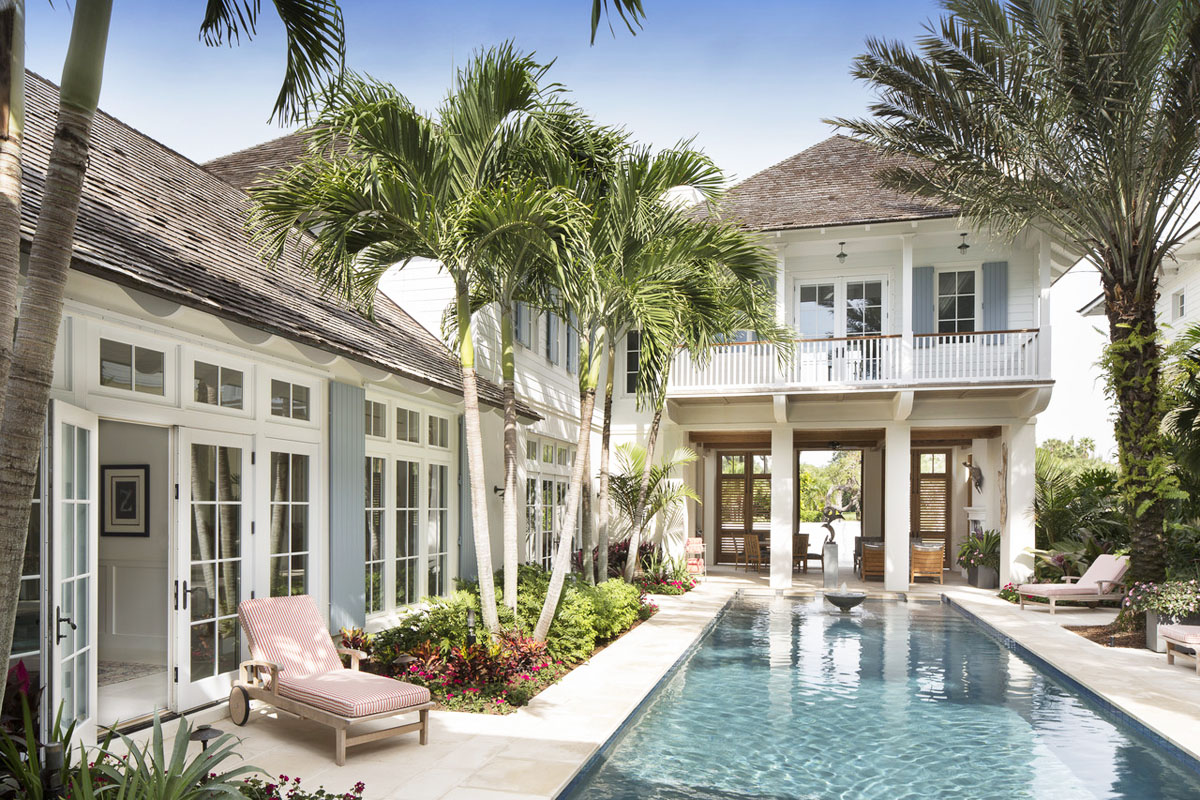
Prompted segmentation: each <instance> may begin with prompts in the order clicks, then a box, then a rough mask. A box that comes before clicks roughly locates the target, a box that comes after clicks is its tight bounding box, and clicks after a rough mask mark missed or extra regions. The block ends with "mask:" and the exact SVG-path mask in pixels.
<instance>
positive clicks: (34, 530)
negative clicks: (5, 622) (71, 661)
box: [9, 481, 42, 686]
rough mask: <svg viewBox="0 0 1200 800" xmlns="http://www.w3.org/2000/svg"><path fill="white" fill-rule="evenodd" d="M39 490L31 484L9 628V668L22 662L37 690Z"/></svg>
mask: <svg viewBox="0 0 1200 800" xmlns="http://www.w3.org/2000/svg"><path fill="white" fill-rule="evenodd" d="M41 566H42V486H41V481H38V482H37V483H35V484H34V494H33V507H32V508H31V509H30V512H29V532H28V533H27V534H26V536H25V558H24V559H23V561H22V562H21V585H20V588H19V589H18V590H17V619H16V624H15V625H14V627H13V640H12V655H11V656H10V658H9V666H12V665H13V664H15V663H17V662H18V661H23V662H25V669H27V670H28V671H29V675H30V684H31V685H32V686H40V685H41V681H40V677H41V641H42V600H41V587H42V569H41Z"/></svg>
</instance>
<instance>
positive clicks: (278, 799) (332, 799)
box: [241, 775, 367, 800]
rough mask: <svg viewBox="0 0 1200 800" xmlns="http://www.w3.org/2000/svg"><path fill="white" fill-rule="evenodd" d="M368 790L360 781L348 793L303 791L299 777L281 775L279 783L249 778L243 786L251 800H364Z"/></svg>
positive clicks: (322, 790)
mask: <svg viewBox="0 0 1200 800" xmlns="http://www.w3.org/2000/svg"><path fill="white" fill-rule="evenodd" d="M366 788H367V787H366V786H364V785H363V782H362V781H359V782H358V783H356V784H354V787H353V788H352V789H350V791H348V792H340V793H338V792H329V791H326V790H325V789H324V787H322V788H320V789H317V790H316V791H313V790H311V789H302V788H301V787H300V778H299V777H295V776H293V777H290V778H289V777H288V776H287V775H280V776H279V780H278V782H276V781H271V780H263V779H262V778H247V779H246V780H245V781H244V782H243V783H242V786H241V790H242V794H244V795H245V796H246V797H247V798H250V800H362V796H363V792H364V791H366Z"/></svg>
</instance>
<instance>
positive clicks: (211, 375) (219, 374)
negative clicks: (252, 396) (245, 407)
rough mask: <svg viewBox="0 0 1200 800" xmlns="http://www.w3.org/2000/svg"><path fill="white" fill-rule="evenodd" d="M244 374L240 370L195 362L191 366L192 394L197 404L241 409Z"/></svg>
mask: <svg viewBox="0 0 1200 800" xmlns="http://www.w3.org/2000/svg"><path fill="white" fill-rule="evenodd" d="M244 386H245V380H244V374H243V373H242V371H241V370H240V369H230V368H229V367H222V366H218V365H217V364H209V363H207V362H205V361H196V362H194V363H193V365H192V393H193V397H195V399H196V402H197V403H204V404H205V405H210V406H221V407H222V408H241V407H242V397H243V392H244V388H243V387H244Z"/></svg>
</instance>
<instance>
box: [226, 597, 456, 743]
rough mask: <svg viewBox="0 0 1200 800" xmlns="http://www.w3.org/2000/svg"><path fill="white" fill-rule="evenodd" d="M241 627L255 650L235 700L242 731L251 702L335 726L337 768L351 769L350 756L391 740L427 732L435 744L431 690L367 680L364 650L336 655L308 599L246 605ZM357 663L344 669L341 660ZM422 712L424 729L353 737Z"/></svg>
mask: <svg viewBox="0 0 1200 800" xmlns="http://www.w3.org/2000/svg"><path fill="white" fill-rule="evenodd" d="M238 619H239V620H240V621H241V623H242V630H244V631H245V632H246V638H247V639H248V640H249V642H250V655H251V656H252V657H253V658H252V659H251V660H248V661H243V662H242V663H241V666H240V668H239V670H238V672H239V679H238V680H237V681H236V682H235V683H234V686H233V689H232V690H231V691H230V693H229V716H230V718H232V720H233V722H234V724H235V725H245V724H246V722H247V721H248V720H249V718H250V701H251V700H259V701H262V702H264V703H268V704H270V705H272V706H275V707H276V708H278V709H280V710H281V711H286V712H288V713H290V714H294V715H296V716H298V717H303V718H304V719H311V720H313V721H315V722H320V723H322V724H325V725H329V726H330V727H332V728H333V729H334V730H335V732H336V733H335V750H334V760H335V761H336V762H337V765H338V766H339V767H340V766H342V765H344V764H345V763H346V748H347V747H352V746H354V745H357V744H365V743H366V742H373V741H375V740H377V739H384V738H387V737H389V736H396V735H398V734H402V733H409V732H411V731H420V734H421V736H420V741H421V744H427V743H428V741H429V709H430V708H431V707H432V705H433V704H432V703H431V702H430V696H429V690H428V689H426V688H425V687H423V686H414V685H412V684H411V683H404V682H403V681H397V680H393V679H392V678H385V677H383V676H382V675H372V674H371V673H369V672H361V671H360V670H359V668H358V662H359V661H361V660H362V659H363V658H365V657H366V654H365V653H363V652H362V651H361V650H350V649H348V648H335V647H334V646H333V640H332V639H331V638H330V636H329V631H328V630H327V629H326V628H325V621H324V620H322V619H321V614H320V612H319V611H318V610H317V604H316V603H315V602H313V599H312V598H311V597H309V596H308V595H294V596H292V597H261V598H258V599H256V600H243V601H242V603H241V604H240V605H239V606H238ZM339 654H340V655H346V656H349V657H350V667H349V669H347V668H346V667H344V666H342V660H341V658H340V655H339ZM414 711H415V712H417V713H418V714H419V715H420V716H419V719H418V721H417V722H411V723H408V724H406V725H397V726H395V727H391V728H383V729H378V730H371V731H369V732H367V733H363V734H360V735H358V736H350V735H349V731H350V726H351V725H352V724H354V723H358V722H366V721H368V720H377V719H386V718H389V717H395V716H398V715H400V714H408V713H411V712H414Z"/></svg>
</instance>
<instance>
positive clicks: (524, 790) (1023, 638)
mask: <svg viewBox="0 0 1200 800" xmlns="http://www.w3.org/2000/svg"><path fill="white" fill-rule="evenodd" d="M820 583H821V573H820V572H815V573H809V575H807V576H804V575H797V576H796V585H795V588H794V589H793V590H791V591H790V592H788V594H789V595H793V594H794V595H798V596H802V595H806V594H810V593H811V592H813V591H814V590H816V589H818V588H819V587H820ZM847 584H848V585H849V586H850V587H851V588H866V589H867V590H868V591H869V592H870V593H871V595H872V596H879V597H893V598H896V599H901V598H902V596H901V595H896V594H890V593H887V592H884V591H883V590H882V584H880V583H877V582H868V583H866V584H862V583H861V582H858V581H854V580H848V581H847ZM739 589H741V590H744V591H746V592H747V593H749V594H759V593H763V594H766V593H769V592H770V590H769V588H768V586H767V579H766V575H765V573H764V574H762V575H754V574H747V573H745V572H742V571H736V570H733V569H731V568H716V569H715V570H714V571H713V572H712V573H711V574H710V577H709V579H708V580H707V581H706V582H704V583H703V584H701V586H700V587H699V588H698V589H697V590H696V591H694V592H692V593H690V594H688V595H685V596H683V597H662V598H656V600H657V601H658V602H659V605H660V606H661V608H662V610H661V612H660V613H659V614H658V615H656V616H655V617H654V618H653V619H651V620H649V621H648V622H646V623H644V624H642V625H641V626H639V627H638V628H636V629H635V630H633V631H631V632H630V633H629V634H627V635H626V636H624V637H622V638H621V639H619V640H618V641H616V642H614V643H613V644H612V645H610V646H609V647H607V648H605V649H604V650H603V651H601V652H600V653H598V654H597V655H596V656H595V657H593V658H592V659H591V661H589V662H588V663H586V664H584V665H583V666H581V667H579V668H577V669H575V670H574V671H573V672H571V673H570V674H569V675H567V676H566V677H565V678H564V679H563V680H562V681H561V682H559V683H558V684H556V685H555V686H552V687H550V688H549V689H547V690H546V691H544V692H542V693H541V694H540V695H538V696H537V697H536V698H534V699H533V701H532V702H531V703H530V704H529V705H528V706H527V707H525V708H523V709H521V710H519V711H517V712H516V713H515V714H511V715H508V716H487V715H477V714H464V713H456V712H444V711H435V712H433V713H432V714H431V730H430V743H429V744H428V745H427V746H425V747H421V746H420V745H419V744H418V743H417V739H416V736H411V737H401V738H399V739H390V740H384V741H381V742H376V743H372V744H367V745H362V746H360V747H356V748H353V749H351V750H350V751H349V753H348V756H347V762H346V766H345V767H337V766H335V765H334V763H333V734H332V732H331V731H330V730H329V729H328V728H325V727H323V726H319V725H316V724H314V723H311V722H306V721H303V720H294V719H291V718H288V717H286V716H275V715H274V714H268V713H262V712H259V713H258V714H256V716H255V717H254V718H252V720H251V722H250V723H249V725H248V726H247V727H245V728H236V727H234V726H233V725H232V724H231V723H230V722H229V721H228V719H227V718H226V719H225V720H224V722H223V723H222V722H221V721H219V720H211V721H214V722H215V724H217V725H218V726H219V727H221V728H222V729H223V730H227V731H231V732H233V733H235V734H237V735H238V736H240V737H241V738H242V740H243V743H242V747H241V753H242V755H243V756H244V758H245V760H246V761H247V762H248V763H251V764H254V765H255V766H258V767H260V768H261V769H263V770H265V771H266V772H268V773H270V774H271V775H275V776H278V775H288V776H295V775H299V776H301V778H302V780H303V784H304V785H305V786H306V787H307V788H310V789H315V788H316V787H317V786H324V787H325V788H326V789H328V790H330V791H339V792H340V791H346V790H348V789H349V788H350V787H351V786H353V785H354V784H355V783H356V782H358V781H362V782H363V783H365V784H366V787H367V788H366V795H365V796H366V797H367V798H371V800H383V798H395V799H396V800H400V799H401V798H403V800H467V799H468V798H469V799H470V800H519V799H521V798H525V799H527V800H532V799H537V800H547V799H548V798H553V797H555V796H556V795H557V793H558V792H560V791H561V790H562V789H563V787H564V786H565V785H566V784H567V783H568V782H569V781H570V780H571V778H572V777H574V775H575V774H576V773H577V772H578V771H579V770H580V769H581V768H582V767H583V766H584V765H585V764H586V763H587V761H588V759H589V758H590V757H591V756H592V755H593V754H594V753H595V752H596V751H597V750H598V749H599V748H600V747H601V746H602V745H603V744H604V743H605V742H606V741H607V740H608V738H609V737H610V736H611V735H612V734H613V732H615V731H616V730H617V729H618V728H619V727H620V725H621V723H622V722H623V721H624V720H625V719H626V717H628V716H629V714H630V713H632V712H633V710H634V709H635V708H636V707H637V706H638V704H639V703H641V701H642V700H643V699H644V698H645V697H646V696H647V695H648V694H649V693H650V692H651V691H652V690H653V688H654V687H655V685H656V684H657V683H658V681H659V680H660V679H661V677H662V676H663V675H664V674H665V673H666V671H667V670H668V669H669V668H670V667H671V666H672V665H673V664H674V663H675V662H676V661H677V660H678V659H679V658H680V657H681V656H682V655H683V654H685V653H686V652H687V650H688V648H689V647H690V646H691V645H692V644H693V643H694V642H695V641H696V639H697V637H698V636H699V635H700V634H701V633H702V632H703V631H704V629H705V627H706V626H707V625H708V623H709V622H710V621H711V620H712V619H713V617H714V616H715V615H716V614H717V613H718V612H719V611H720V610H721V608H722V607H723V606H724V605H725V603H726V601H727V600H728V599H729V598H730V597H732V596H733V595H734V593H735V592H736V591H738V590H739ZM943 594H945V595H946V596H947V597H948V598H950V599H951V600H953V601H954V602H955V603H958V604H959V605H960V606H962V607H963V608H964V609H965V610H967V611H969V612H970V613H971V614H974V615H976V616H977V617H979V618H980V619H981V620H982V621H984V622H986V623H987V624H988V625H991V626H992V627H993V628H995V629H996V630H997V631H998V632H1000V633H1001V634H1002V635H1004V636H1008V637H1011V638H1012V639H1014V640H1016V641H1018V642H1019V643H1020V644H1021V645H1023V646H1024V647H1026V648H1028V650H1029V651H1030V652H1032V653H1034V654H1035V655H1036V656H1038V657H1040V658H1042V659H1045V660H1046V661H1047V662H1048V663H1049V664H1051V665H1052V666H1054V667H1055V668H1057V669H1059V670H1061V671H1062V672H1063V673H1065V674H1066V675H1068V676H1070V677H1071V678H1073V679H1075V680H1077V681H1079V682H1080V683H1081V684H1083V685H1084V686H1086V687H1088V688H1089V689H1091V690H1092V691H1094V692H1096V693H1097V694H1099V695H1100V696H1102V697H1103V698H1104V699H1105V700H1106V701H1107V702H1109V703H1111V704H1112V705H1113V706H1115V707H1116V708H1118V709H1121V710H1122V711H1124V712H1126V713H1128V714H1130V715H1132V716H1134V717H1136V718H1137V719H1138V720H1139V721H1140V722H1141V723H1142V724H1143V725H1145V726H1146V727H1147V728H1149V729H1150V730H1151V731H1154V732H1155V733H1157V734H1159V735H1161V736H1163V737H1164V738H1166V739H1167V740H1169V741H1171V742H1173V743H1174V744H1175V745H1176V746H1178V747H1179V748H1180V749H1182V750H1183V751H1184V752H1186V753H1190V754H1191V755H1193V756H1194V757H1196V758H1197V759H1200V725H1198V724H1197V722H1200V678H1197V676H1196V675H1195V673H1194V671H1193V670H1191V669H1190V668H1188V667H1185V666H1178V665H1177V666H1173V667H1168V666H1167V664H1166V659H1165V658H1164V657H1163V656H1162V655H1159V654H1156V653H1151V652H1150V651H1137V650H1125V649H1112V648H1107V647H1103V646H1101V645H1098V644H1095V643H1093V642H1090V641H1088V640H1086V639H1084V638H1082V637H1080V636H1078V635H1076V634H1074V633H1072V632H1070V631H1066V630H1064V629H1063V628H1062V626H1063V625H1074V624H1104V623H1106V622H1108V621H1110V620H1111V619H1112V618H1113V616H1114V615H1115V611H1112V610H1106V609H1095V610H1088V609H1064V610H1061V611H1060V612H1059V613H1058V614H1056V615H1054V616H1051V615H1050V614H1049V613H1047V612H1046V610H1045V609H1043V608H1035V609H1032V610H1026V611H1024V612H1022V611H1021V610H1020V609H1018V608H1017V606H1015V605H1012V604H1009V603H1005V602H1004V601H1002V600H1000V599H999V598H997V597H996V596H995V593H994V592H991V591H983V590H979V589H974V588H972V587H970V586H967V585H965V584H964V583H963V582H962V581H961V579H959V578H958V576H957V573H955V574H954V576H953V577H952V578H948V580H947V583H946V584H944V585H939V584H936V583H930V584H926V583H922V584H918V585H916V586H914V587H912V588H911V589H910V591H909V592H908V595H909V600H910V601H911V600H924V601H936V600H939V599H940V598H941V596H942V595H943ZM210 716H213V715H212V713H211V712H210ZM203 721H210V720H203Z"/></svg>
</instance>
